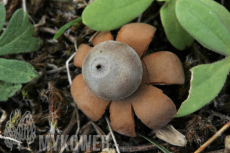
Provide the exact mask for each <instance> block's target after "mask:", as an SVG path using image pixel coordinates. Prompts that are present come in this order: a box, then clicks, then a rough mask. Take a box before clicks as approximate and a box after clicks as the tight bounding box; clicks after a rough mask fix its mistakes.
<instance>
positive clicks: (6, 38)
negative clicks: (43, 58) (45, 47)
mask: <svg viewBox="0 0 230 153" xmlns="http://www.w3.org/2000/svg"><path fill="white" fill-rule="evenodd" d="M33 33H34V32H33V26H32V25H31V24H30V23H29V20H28V15H27V13H25V12H23V10H22V9H19V10H17V11H16V12H15V13H14V14H13V16H12V17H11V19H10V21H9V24H8V26H7V28H6V30H5V31H4V32H3V34H2V35H1V37H0V55H5V54H14V53H25V52H31V51H34V50H36V49H37V48H38V47H39V45H40V44H41V41H40V40H39V39H37V38H34V37H32V35H33Z"/></svg>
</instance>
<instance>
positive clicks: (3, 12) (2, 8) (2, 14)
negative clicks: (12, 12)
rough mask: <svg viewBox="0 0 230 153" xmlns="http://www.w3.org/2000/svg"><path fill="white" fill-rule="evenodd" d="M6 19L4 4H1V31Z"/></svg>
mask: <svg viewBox="0 0 230 153" xmlns="http://www.w3.org/2000/svg"><path fill="white" fill-rule="evenodd" d="M5 18H6V10H5V7H4V4H3V3H0V30H1V29H2V27H3V25H4V23H5Z"/></svg>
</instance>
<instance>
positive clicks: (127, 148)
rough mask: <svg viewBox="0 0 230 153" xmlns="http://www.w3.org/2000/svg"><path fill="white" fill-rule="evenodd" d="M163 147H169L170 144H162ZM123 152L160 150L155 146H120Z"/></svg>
mask: <svg viewBox="0 0 230 153" xmlns="http://www.w3.org/2000/svg"><path fill="white" fill-rule="evenodd" d="M161 145H162V146H168V145H169V144H168V143H164V144H161ZM119 149H120V151H121V152H137V151H149V150H153V149H158V148H157V146H155V145H154V144H150V145H141V146H119Z"/></svg>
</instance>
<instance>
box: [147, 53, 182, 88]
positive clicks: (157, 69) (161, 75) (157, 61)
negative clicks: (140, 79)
mask: <svg viewBox="0 0 230 153" xmlns="http://www.w3.org/2000/svg"><path fill="white" fill-rule="evenodd" d="M143 61H144V63H145V65H146V67H147V72H148V76H149V81H150V84H153V85H154V84H158V85H159V84H183V83H184V80H185V76H184V70H183V67H182V64H181V61H180V59H179V58H178V57H177V56H176V55H175V54H173V53H171V52H168V51H160V52H156V53H153V54H150V55H148V56H146V57H144V58H143Z"/></svg>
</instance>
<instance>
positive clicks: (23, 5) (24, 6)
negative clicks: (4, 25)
mask: <svg viewBox="0 0 230 153" xmlns="http://www.w3.org/2000/svg"><path fill="white" fill-rule="evenodd" d="M22 7H23V11H24V12H27V9H26V0H22Z"/></svg>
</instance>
